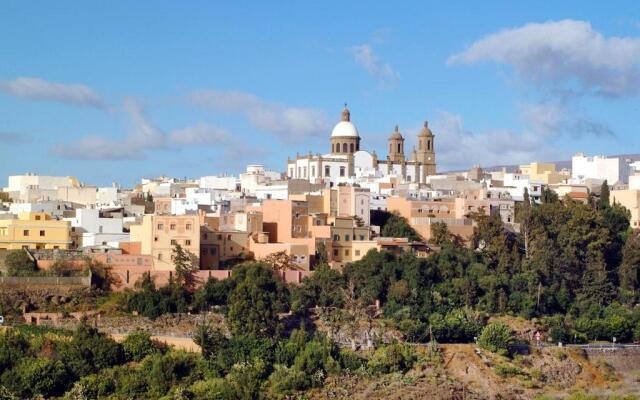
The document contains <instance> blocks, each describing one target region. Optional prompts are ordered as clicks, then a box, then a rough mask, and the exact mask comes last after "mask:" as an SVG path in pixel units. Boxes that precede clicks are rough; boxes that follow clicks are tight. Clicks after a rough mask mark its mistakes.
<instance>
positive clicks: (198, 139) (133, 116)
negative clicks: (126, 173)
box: [51, 98, 247, 160]
mask: <svg viewBox="0 0 640 400" xmlns="http://www.w3.org/2000/svg"><path fill="white" fill-rule="evenodd" d="M122 110H123V111H124V112H125V114H126V115H127V116H128V118H129V120H130V124H131V129H130V131H129V133H128V134H127V135H126V136H125V137H124V138H111V137H107V136H102V135H96V134H89V135H86V136H84V137H82V138H80V139H79V140H78V141H77V142H75V143H72V144H61V143H59V144H56V145H55V146H53V147H52V149H51V152H52V153H53V154H55V155H57V156H60V157H63V158H70V159H77V160H132V159H143V158H144V157H145V155H146V153H147V152H148V151H149V150H158V149H165V150H167V149H174V150H178V149H180V148H182V147H186V146H218V148H219V149H220V150H221V151H222V154H223V155H224V156H225V157H227V158H231V157H233V158H242V155H243V153H244V152H246V149H247V146H246V144H245V143H242V142H241V141H240V140H238V139H237V138H235V137H234V136H233V135H231V134H230V133H229V132H228V131H227V130H226V129H224V128H220V127H217V126H213V125H209V124H206V123H198V124H196V125H194V126H189V127H185V128H181V129H175V130H173V131H171V132H169V133H165V132H164V131H163V130H161V129H160V128H158V127H157V126H156V125H155V124H154V123H153V122H152V121H151V119H150V118H149V117H148V116H147V115H146V113H145V111H144V109H143V107H142V106H141V105H140V103H139V102H137V101H136V100H134V99H131V98H128V99H125V102H124V105H123V107H122Z"/></svg>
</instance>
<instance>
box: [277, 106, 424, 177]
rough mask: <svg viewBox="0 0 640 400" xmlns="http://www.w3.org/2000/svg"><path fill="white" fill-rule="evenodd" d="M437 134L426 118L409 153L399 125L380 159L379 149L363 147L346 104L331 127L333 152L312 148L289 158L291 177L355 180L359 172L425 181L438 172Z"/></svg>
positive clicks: (368, 174) (288, 171)
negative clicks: (415, 145)
mask: <svg viewBox="0 0 640 400" xmlns="http://www.w3.org/2000/svg"><path fill="white" fill-rule="evenodd" d="M434 138H435V137H434V135H433V133H432V132H431V130H430V129H429V127H428V125H427V123H426V122H425V125H424V128H423V129H422V130H421V131H420V133H419V134H418V148H417V149H416V148H414V149H413V151H411V152H408V151H407V152H406V154H407V157H405V149H404V141H405V139H404V137H403V136H402V134H401V133H400V131H399V129H398V126H396V127H395V130H394V131H393V133H392V134H391V136H390V137H389V140H388V142H389V152H388V155H387V158H386V159H385V160H378V156H377V154H376V152H375V151H374V152H373V153H369V152H368V151H364V150H361V149H360V134H359V133H358V129H357V128H356V126H355V125H354V124H353V122H351V113H350V112H349V110H348V109H347V108H346V106H345V108H344V110H343V111H342V118H341V120H340V121H339V122H338V123H337V124H336V125H335V126H334V128H333V130H332V131H331V136H330V148H331V152H330V153H327V154H324V155H321V154H315V155H314V154H312V153H311V152H309V153H308V154H307V155H302V156H301V155H300V154H298V155H297V156H296V158H295V159H289V160H288V161H287V177H289V178H290V179H305V180H308V181H310V182H311V183H319V184H326V185H336V184H339V183H352V182H351V180H352V179H353V178H355V177H357V176H371V177H384V176H396V177H398V178H399V179H400V180H402V181H406V182H414V183H421V184H424V183H426V180H427V176H429V175H434V174H435V171H436V159H435V149H434Z"/></svg>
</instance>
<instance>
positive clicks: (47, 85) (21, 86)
mask: <svg viewBox="0 0 640 400" xmlns="http://www.w3.org/2000/svg"><path fill="white" fill-rule="evenodd" d="M0 92H3V93H6V94H9V95H12V96H16V97H21V98H24V99H29V100H43V101H54V102H60V103H65V104H71V105H77V106H89V107H103V106H104V103H103V101H102V99H101V98H100V97H99V96H98V95H97V94H96V93H95V92H94V91H93V89H91V88H90V87H88V86H86V85H81V84H64V83H56V82H49V81H46V80H44V79H40V78H29V77H20V78H17V79H14V80H11V81H0Z"/></svg>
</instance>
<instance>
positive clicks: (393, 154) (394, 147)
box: [389, 125, 404, 163]
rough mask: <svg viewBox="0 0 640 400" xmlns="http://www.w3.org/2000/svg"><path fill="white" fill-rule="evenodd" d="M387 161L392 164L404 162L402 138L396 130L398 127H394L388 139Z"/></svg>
mask: <svg viewBox="0 0 640 400" xmlns="http://www.w3.org/2000/svg"><path fill="white" fill-rule="evenodd" d="M389 159H390V160H391V162H392V163H400V162H402V161H404V138H403V137H402V134H401V133H400V130H399V129H398V125H396V127H395V129H394V131H393V133H392V134H391V136H390V137H389Z"/></svg>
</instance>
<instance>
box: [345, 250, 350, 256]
mask: <svg viewBox="0 0 640 400" xmlns="http://www.w3.org/2000/svg"><path fill="white" fill-rule="evenodd" d="M344 255H345V256H347V257H348V256H349V249H344Z"/></svg>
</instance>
